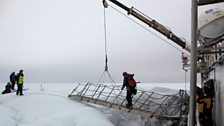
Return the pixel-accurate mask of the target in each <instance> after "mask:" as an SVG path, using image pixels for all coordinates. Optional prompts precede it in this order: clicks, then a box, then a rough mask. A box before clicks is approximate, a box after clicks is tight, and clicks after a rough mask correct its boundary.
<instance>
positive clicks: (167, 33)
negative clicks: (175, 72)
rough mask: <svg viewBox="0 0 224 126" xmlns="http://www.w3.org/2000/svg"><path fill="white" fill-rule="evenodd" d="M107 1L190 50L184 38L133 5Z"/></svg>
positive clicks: (105, 3) (106, 4) (113, 0)
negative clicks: (135, 8) (128, 5)
mask: <svg viewBox="0 0 224 126" xmlns="http://www.w3.org/2000/svg"><path fill="white" fill-rule="evenodd" d="M108 1H110V2H112V3H114V4H115V5H117V6H119V7H120V8H122V9H124V10H125V11H127V12H128V15H129V14H130V15H132V16H134V17H135V18H137V19H139V20H140V21H142V22H144V23H145V24H147V25H148V26H149V27H151V28H153V29H155V30H156V31H158V32H160V33H161V34H163V35H164V36H166V37H167V38H168V39H170V40H172V41H173V42H175V43H176V44H177V45H179V46H180V47H182V48H183V49H185V50H186V51H188V52H191V48H190V45H188V44H187V43H186V42H185V41H184V40H182V39H181V38H179V37H178V36H177V35H175V34H174V33H172V31H170V30H169V29H167V28H166V27H164V26H163V25H162V24H160V23H158V22H157V21H155V20H151V19H149V18H148V17H146V16H145V15H143V14H141V13H139V12H138V11H136V10H134V8H133V7H131V8H128V7H127V6H125V5H124V4H122V3H120V2H119V1H117V0H108ZM102 2H103V5H104V7H105V8H107V7H108V2H107V0H103V1H102Z"/></svg>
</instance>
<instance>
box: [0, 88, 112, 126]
mask: <svg viewBox="0 0 224 126" xmlns="http://www.w3.org/2000/svg"><path fill="white" fill-rule="evenodd" d="M25 86H26V88H29V90H27V91H24V95H23V96H17V95H16V94H15V93H10V94H5V95H0V125H1V126H89V125H91V126H113V124H112V123H111V122H110V121H109V120H108V119H107V118H106V116H105V115H103V114H102V113H101V112H100V111H99V110H97V109H95V108H93V107H91V106H87V105H85V104H82V103H79V102H76V101H73V100H70V99H69V98H68V97H67V95H68V94H69V93H70V92H71V90H72V89H73V88H74V85H71V84H70V85H68V84H60V85H59V84H47V85H43V86H42V87H43V88H42V89H41V86H40V85H38V84H29V85H28V84H26V85H25ZM1 89H4V86H2V85H1ZM41 90H43V91H41Z"/></svg>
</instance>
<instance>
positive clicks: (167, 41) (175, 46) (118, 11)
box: [108, 4, 189, 55]
mask: <svg viewBox="0 0 224 126" xmlns="http://www.w3.org/2000/svg"><path fill="white" fill-rule="evenodd" d="M108 5H109V4H108ZM109 6H110V7H111V8H113V9H114V10H115V11H117V12H118V13H120V14H121V15H123V16H125V17H126V18H128V19H130V20H131V21H133V22H134V23H136V24H137V25H139V26H140V27H142V28H143V29H145V30H147V31H148V32H150V33H151V34H153V35H155V36H156V37H158V38H160V39H161V40H162V41H164V42H166V43H167V44H168V45H170V46H172V47H173V48H175V49H176V50H178V51H180V52H182V53H184V54H186V55H189V54H187V53H186V52H184V51H182V50H181V49H179V48H177V47H176V46H174V45H172V44H171V43H169V42H168V41H167V40H165V39H164V38H162V37H161V36H159V35H157V34H156V33H154V32H152V31H150V30H149V29H148V28H146V27H145V26H143V25H142V24H140V23H138V22H137V21H135V20H134V19H132V18H130V17H129V16H127V15H126V14H124V13H122V12H121V11H119V10H118V9H116V8H115V7H113V6H111V5H109ZM144 15H145V14H144ZM146 17H148V16H146Z"/></svg>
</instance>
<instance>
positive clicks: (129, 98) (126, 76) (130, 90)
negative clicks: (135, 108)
mask: <svg viewBox="0 0 224 126" xmlns="http://www.w3.org/2000/svg"><path fill="white" fill-rule="evenodd" d="M122 75H123V77H124V80H123V86H122V88H121V90H123V89H124V87H126V89H127V94H126V100H127V102H128V103H127V104H126V106H127V107H131V106H132V94H133V90H135V86H131V85H130V84H129V79H130V78H133V76H134V74H128V73H127V72H123V74H122Z"/></svg>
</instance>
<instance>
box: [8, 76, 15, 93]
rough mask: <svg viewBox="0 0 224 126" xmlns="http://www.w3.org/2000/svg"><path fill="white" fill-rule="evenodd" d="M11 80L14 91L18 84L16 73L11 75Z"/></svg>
mask: <svg viewBox="0 0 224 126" xmlns="http://www.w3.org/2000/svg"><path fill="white" fill-rule="evenodd" d="M9 80H10V82H11V84H12V86H11V88H12V90H14V87H15V84H16V74H15V72H12V73H11V74H10V76H9Z"/></svg>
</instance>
